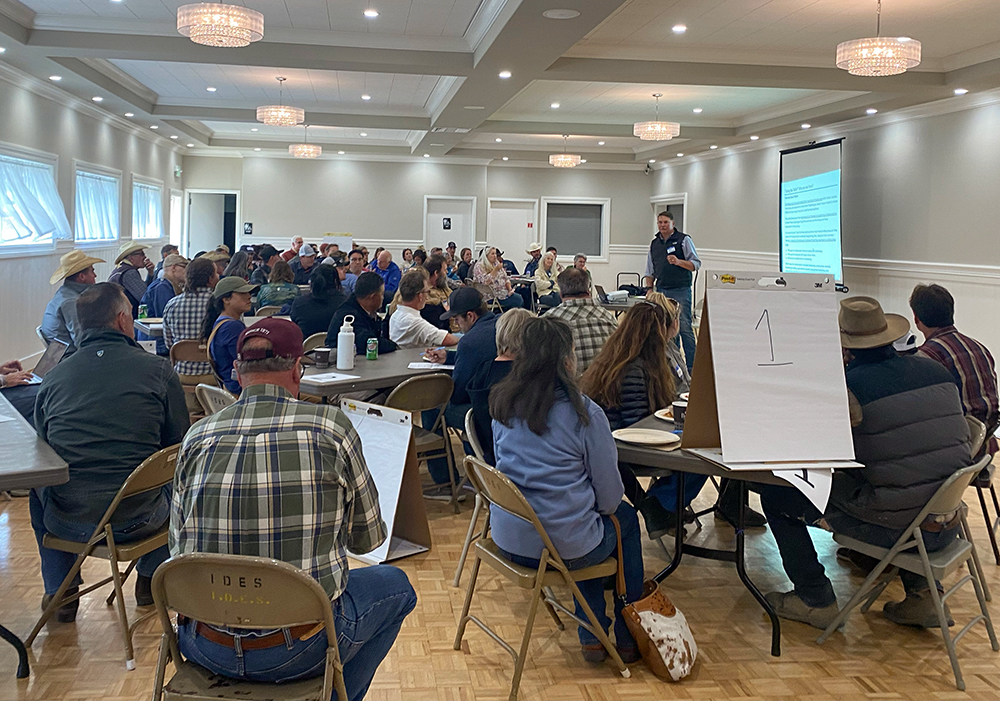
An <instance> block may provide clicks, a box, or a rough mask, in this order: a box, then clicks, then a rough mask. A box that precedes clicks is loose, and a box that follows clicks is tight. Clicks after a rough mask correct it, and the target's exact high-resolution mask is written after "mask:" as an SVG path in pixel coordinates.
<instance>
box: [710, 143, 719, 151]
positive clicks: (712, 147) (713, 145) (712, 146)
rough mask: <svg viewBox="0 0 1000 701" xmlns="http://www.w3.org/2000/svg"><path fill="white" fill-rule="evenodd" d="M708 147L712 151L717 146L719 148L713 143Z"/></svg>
mask: <svg viewBox="0 0 1000 701" xmlns="http://www.w3.org/2000/svg"><path fill="white" fill-rule="evenodd" d="M709 148H710V149H712V150H713V151H714V150H715V149H717V148H719V147H718V146H716V145H715V144H712V145H711V146H709Z"/></svg>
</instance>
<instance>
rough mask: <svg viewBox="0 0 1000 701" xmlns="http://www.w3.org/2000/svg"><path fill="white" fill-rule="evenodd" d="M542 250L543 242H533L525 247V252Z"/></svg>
mask: <svg viewBox="0 0 1000 701" xmlns="http://www.w3.org/2000/svg"><path fill="white" fill-rule="evenodd" d="M540 250H542V244H540V243H533V244H531V245H530V246H528V247H527V248H526V249H524V252H525V253H528V254H531V253H534V252H535V251H540Z"/></svg>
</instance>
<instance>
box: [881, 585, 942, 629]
mask: <svg viewBox="0 0 1000 701" xmlns="http://www.w3.org/2000/svg"><path fill="white" fill-rule="evenodd" d="M882 615H883V616H885V617H886V618H888V619H889V620H890V621H892V622H893V623H896V624H898V625H901V626H914V627H917V628H940V627H941V623H940V621H938V617H937V610H935V608H934V600H933V599H932V598H931V592H930V590H929V589H928V590H925V591H922V592H919V593H917V594H907V595H906V598H905V599H903V600H902V601H888V602H886V604H885V606H883V607H882ZM944 615H945V617H946V618H947V619H948V626H949V627H950V626H953V625H955V621H953V620H952V618H951V611H949V610H948V605H947V604H945V607H944Z"/></svg>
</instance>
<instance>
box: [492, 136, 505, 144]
mask: <svg viewBox="0 0 1000 701" xmlns="http://www.w3.org/2000/svg"><path fill="white" fill-rule="evenodd" d="M493 140H494V141H496V142H497V143H498V144H499V143H500V142H502V141H503V139H501V138H500V137H499V136H498V137H497V138H495V139H493Z"/></svg>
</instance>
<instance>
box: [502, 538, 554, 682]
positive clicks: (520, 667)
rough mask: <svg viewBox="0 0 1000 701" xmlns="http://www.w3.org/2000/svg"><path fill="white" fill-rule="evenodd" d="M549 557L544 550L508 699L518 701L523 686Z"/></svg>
mask: <svg viewBox="0 0 1000 701" xmlns="http://www.w3.org/2000/svg"><path fill="white" fill-rule="evenodd" d="M548 565H549V558H548V553H547V552H546V551H544V550H543V551H542V559H541V560H540V561H539V563H538V573H537V574H536V575H535V586H534V588H533V589H532V590H531V603H529V604H528V620H527V621H525V623H524V636H523V637H522V638H521V649H520V650H519V651H518V653H517V659H515V660H514V676H513V677H512V678H511V680H510V695H509V696H508V697H507V698H508V701H517V691H518V688H519V687H520V686H521V673H522V672H524V661H525V659H526V658H527V657H528V641H529V640H530V639H531V629H532V628H534V627H535V614H536V613H538V602H539V601H541V599H542V586H543V585H544V583H545V570H546V569H548Z"/></svg>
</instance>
